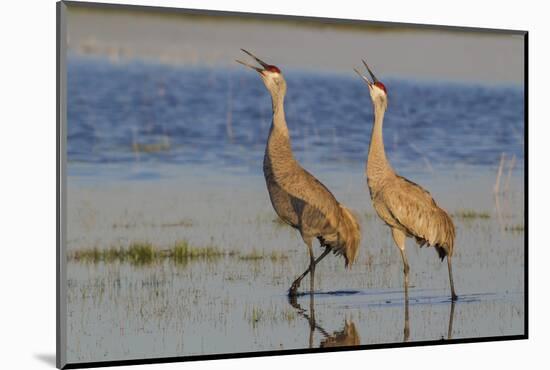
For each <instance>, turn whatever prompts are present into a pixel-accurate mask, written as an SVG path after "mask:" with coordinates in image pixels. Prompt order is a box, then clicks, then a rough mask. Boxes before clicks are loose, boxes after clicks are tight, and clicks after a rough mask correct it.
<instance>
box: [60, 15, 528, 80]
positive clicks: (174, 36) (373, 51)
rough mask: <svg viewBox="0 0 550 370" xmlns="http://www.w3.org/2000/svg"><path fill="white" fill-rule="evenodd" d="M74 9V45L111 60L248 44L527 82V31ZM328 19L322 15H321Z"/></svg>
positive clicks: (395, 67)
mask: <svg viewBox="0 0 550 370" xmlns="http://www.w3.org/2000/svg"><path fill="white" fill-rule="evenodd" d="M138 9H140V10H138V11H134V10H127V9H124V10H119V9H108V10H104V9H99V8H86V7H81V6H79V7H70V8H69V12H68V32H67V38H68V40H67V41H68V47H69V51H70V52H72V53H76V54H81V55H96V56H103V57H107V58H109V59H111V60H132V59H145V60H151V61H158V62H160V63H164V64H171V65H201V64H202V65H205V66H217V65H224V66H229V65H232V63H234V60H235V59H237V58H243V57H244V56H243V54H242V53H241V52H240V48H243V47H244V48H247V49H250V50H251V51H253V52H255V53H256V54H258V56H260V57H262V58H265V59H266V61H268V62H270V63H273V64H277V65H279V66H281V67H282V68H285V67H286V68H288V67H290V68H293V69H303V70H309V69H313V70H319V71H327V72H336V73H342V72H346V71H350V70H351V69H352V68H353V67H358V66H360V64H361V59H362V58H367V60H368V61H369V64H371V65H372V66H373V69H374V70H375V72H376V73H377V75H379V76H400V77H404V78H412V79H430V80H446V81H464V82H467V81H477V82H485V83H503V84H523V77H524V76H523V71H524V53H523V37H522V36H520V35H513V34H502V33H494V34H491V33H489V32H488V31H484V32H475V31H464V30H463V31H461V30H451V29H443V30H436V29H432V30H430V29H421V28H417V27H406V26H404V25H397V26H394V25H382V24H380V25H378V24H369V23H365V24H364V25H361V24H360V23H351V24H349V25H346V24H322V23H319V24H316V22H314V21H300V23H296V22H295V21H294V20H293V19H292V18H289V20H288V21H284V20H281V19H277V20H271V19H262V20H261V21H260V20H254V19H253V18H249V17H246V18H243V19H244V21H243V19H240V18H235V19H232V18H229V17H221V18H220V17H214V16H206V15H193V16H191V15H187V14H185V13H174V14H171V13H160V12H152V11H151V12H150V13H149V12H147V10H146V8H143V9H142V8H138ZM319 22H321V20H320V21H319Z"/></svg>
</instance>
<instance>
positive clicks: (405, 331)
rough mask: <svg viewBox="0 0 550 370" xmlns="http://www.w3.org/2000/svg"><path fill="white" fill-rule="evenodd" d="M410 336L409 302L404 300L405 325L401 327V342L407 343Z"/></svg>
mask: <svg viewBox="0 0 550 370" xmlns="http://www.w3.org/2000/svg"><path fill="white" fill-rule="evenodd" d="M409 336H410V328H409V300H408V299H407V300H405V324H404V327H403V342H408V341H409Z"/></svg>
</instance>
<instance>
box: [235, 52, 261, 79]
mask: <svg viewBox="0 0 550 370" xmlns="http://www.w3.org/2000/svg"><path fill="white" fill-rule="evenodd" d="M241 50H242V51H243V52H245V53H246V54H248V55H249V56H251V57H252V58H254V60H256V61H257V62H258V63H259V64H260V65H261V66H262V67H264V68H258V67H255V66H253V65H252V64H248V63H246V62H243V61H240V60H236V62H237V63H240V64H242V65H243V66H246V67H248V68H251V69H253V70H255V71H256V72H258V73H259V74H261V75H263V72H264V71H265V70H266V69H267V68H268V67H269V64H267V63H266V62H264V61H263V60H261V59H260V58H258V57H257V56H255V55H254V54H252V53H251V52H249V51H247V50H245V49H241Z"/></svg>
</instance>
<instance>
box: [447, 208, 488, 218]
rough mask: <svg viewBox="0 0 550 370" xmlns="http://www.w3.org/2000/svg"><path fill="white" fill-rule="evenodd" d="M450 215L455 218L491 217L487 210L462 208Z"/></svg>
mask: <svg viewBox="0 0 550 370" xmlns="http://www.w3.org/2000/svg"><path fill="white" fill-rule="evenodd" d="M452 216H453V217H456V218H461V219H465V220H473V219H488V218H491V215H490V214H489V212H485V211H484V212H478V211H474V210H471V209H463V210H459V211H456V212H455V213H453V215H452Z"/></svg>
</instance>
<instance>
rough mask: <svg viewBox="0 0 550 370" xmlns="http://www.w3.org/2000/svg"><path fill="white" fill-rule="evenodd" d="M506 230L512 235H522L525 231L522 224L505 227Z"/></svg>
mask: <svg viewBox="0 0 550 370" xmlns="http://www.w3.org/2000/svg"><path fill="white" fill-rule="evenodd" d="M504 230H505V231H509V232H511V233H522V232H524V231H525V227H524V226H523V225H522V224H518V225H509V226H505V227H504Z"/></svg>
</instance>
